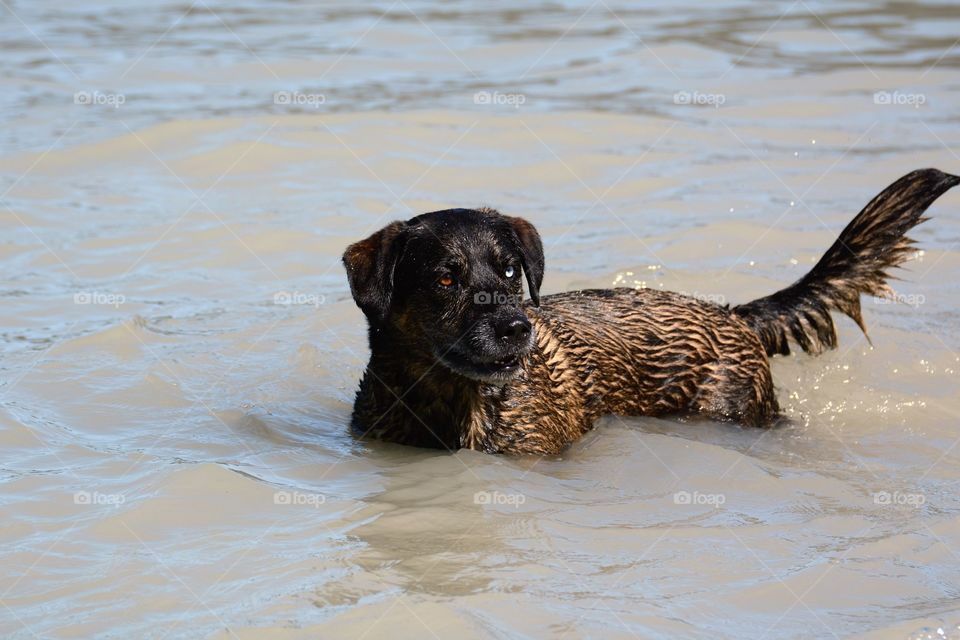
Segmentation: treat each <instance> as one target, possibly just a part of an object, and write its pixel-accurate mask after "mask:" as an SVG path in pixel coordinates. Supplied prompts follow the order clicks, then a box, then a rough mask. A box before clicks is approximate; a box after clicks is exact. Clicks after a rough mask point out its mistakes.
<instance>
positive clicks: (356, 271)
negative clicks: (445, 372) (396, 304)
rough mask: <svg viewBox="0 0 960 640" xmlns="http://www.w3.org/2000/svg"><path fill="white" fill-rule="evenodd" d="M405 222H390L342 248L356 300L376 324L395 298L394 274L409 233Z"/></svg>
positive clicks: (381, 319)
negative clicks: (370, 234)
mask: <svg viewBox="0 0 960 640" xmlns="http://www.w3.org/2000/svg"><path fill="white" fill-rule="evenodd" d="M406 226H407V224H406V223H405V222H391V223H390V224H388V225H387V226H385V227H384V228H383V229H380V231H377V232H376V233H375V234H373V235H372V236H370V237H369V238H366V239H364V240H361V241H360V242H355V243H353V244H352V245H350V246H349V247H347V250H346V251H344V252H343V266H344V267H346V269H347V279H348V280H349V281H350V292H351V293H352V294H353V300H354V301H355V302H356V303H357V306H358V307H360V309H361V310H362V311H363V313H364V315H366V316H367V319H368V320H369V321H370V323H371V324H373V325H379V324H381V323H382V322H383V321H384V320H385V319H386V317H387V313H388V311H389V310H390V302H391V300H392V298H393V274H394V270H395V269H396V266H397V263H398V262H399V261H400V256H401V255H402V254H403V247H404V245H405V244H406V239H407V236H406V234H405V233H404V229H405V227H406Z"/></svg>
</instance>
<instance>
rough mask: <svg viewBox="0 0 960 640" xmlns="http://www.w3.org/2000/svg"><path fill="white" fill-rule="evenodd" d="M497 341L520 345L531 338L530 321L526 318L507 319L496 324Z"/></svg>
mask: <svg viewBox="0 0 960 640" xmlns="http://www.w3.org/2000/svg"><path fill="white" fill-rule="evenodd" d="M494 330H495V331H496V332H497V339H498V340H503V341H505V342H514V343H520V342H523V341H524V340H526V339H527V338H529V337H530V321H529V320H527V319H526V318H506V319H504V320H501V321H499V322H497V323H496V326H495V327H494Z"/></svg>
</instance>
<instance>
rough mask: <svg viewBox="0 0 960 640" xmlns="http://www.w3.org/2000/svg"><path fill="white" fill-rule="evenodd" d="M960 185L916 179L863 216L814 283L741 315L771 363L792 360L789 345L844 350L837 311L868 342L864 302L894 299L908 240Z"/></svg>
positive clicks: (941, 176)
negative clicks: (896, 272) (896, 270)
mask: <svg viewBox="0 0 960 640" xmlns="http://www.w3.org/2000/svg"><path fill="white" fill-rule="evenodd" d="M957 184H960V177H957V176H954V175H950V174H948V173H943V172H942V171H938V170H937V169H919V170H917V171H913V172H912V173H908V174H907V175H905V176H903V177H902V178H900V179H899V180H897V181H896V182H894V183H893V184H891V185H890V186H889V187H887V188H886V189H884V190H883V191H882V192H881V193H880V195H878V196H877V197H875V198H874V199H873V200H871V201H870V203H869V204H867V206H866V207H864V208H863V211H861V212H860V213H859V214H857V217H856V218H854V219H853V220H852V221H851V222H850V224H848V225H847V226H846V228H845V229H844V230H843V232H842V233H841V234H840V237H839V238H837V240H836V242H834V243H833V245H832V246H831V247H830V248H829V249H827V252H826V253H825V254H823V257H822V258H820V261H819V262H818V263H817V264H816V266H814V267H813V269H811V270H810V272H809V273H807V275H805V276H804V277H803V278H801V279H800V280H798V281H797V282H795V283H794V284H792V285H790V286H789V287H787V288H786V289H781V290H780V291H777V292H776V293H774V294H773V295H769V296H766V297H764V298H759V299H757V300H754V301H753V302H748V303H747V304H742V305H740V306H738V307H734V308H733V312H734V313H736V314H737V315H739V316H740V317H742V318H743V319H744V321H746V323H747V324H748V325H749V326H750V327H751V328H752V329H753V330H754V332H756V333H757V335H758V336H760V341H761V342H762V343H763V346H764V348H765V349H766V350H767V354H768V355H774V354H777V353H779V354H784V355H786V354H788V353H790V347H789V345H788V343H787V341H788V338H789V339H793V341H794V342H796V343H797V344H798V345H800V348H801V349H803V350H804V351H806V352H807V353H813V354H817V353H821V352H823V351H824V350H825V349H834V348H836V346H837V331H836V328H835V327H834V324H833V319H832V318H831V317H830V311H831V310H836V311H840V312H842V313H844V314H846V315H847V316H849V317H851V318H853V320H854V322H856V323H857V325H858V326H859V327H860V329H861V330H862V331H863V332H864V334H866V333H867V330H866V327H864V324H863V317H862V316H861V313H860V295H861V294H867V295H873V296H879V297H886V296H892V295H893V290H892V289H891V288H890V286H889V285H888V284H887V282H886V281H887V279H889V278H890V276H889V275H888V274H887V270H888V269H890V268H892V267H896V266H899V265H900V264H902V263H903V262H905V261H906V260H907V259H908V258H909V256H910V254H911V252H912V251H913V245H914V241H913V240H911V239H910V238H908V237H907V235H906V234H907V232H908V231H910V229H912V228H913V227H915V226H916V225H918V224H920V223H921V222H923V221H924V220H926V219H927V218H925V217H924V216H923V213H924V211H926V210H927V207H929V206H930V205H931V204H932V203H933V201H934V200H936V199H937V198H939V197H940V196H941V195H943V194H944V193H946V192H947V191H948V190H949V189H950V188H951V187H953V186H955V185H957Z"/></svg>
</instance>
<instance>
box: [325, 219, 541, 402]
mask: <svg viewBox="0 0 960 640" xmlns="http://www.w3.org/2000/svg"><path fill="white" fill-rule="evenodd" d="M343 259H344V264H345V266H346V268H347V275H348V277H349V279H350V288H351V291H352V292H353V297H354V300H356V302H357V305H358V306H359V307H360V308H361V309H362V310H363V312H364V313H365V314H366V316H367V319H368V321H369V322H370V326H371V330H372V331H374V332H376V331H380V330H382V329H388V330H389V331H388V333H390V334H391V335H401V336H403V338H404V342H406V343H407V345H408V346H407V347H406V348H409V345H414V348H415V349H416V350H417V351H420V352H421V353H420V354H417V355H424V354H426V355H429V356H431V357H432V358H435V359H436V360H438V361H439V362H441V363H442V364H443V365H445V366H446V367H448V368H449V369H451V370H452V371H454V372H456V373H458V374H460V375H463V376H466V377H468V378H472V379H474V380H480V381H483V382H491V383H505V382H508V381H509V380H510V379H511V378H513V377H514V376H515V375H516V374H517V372H518V371H519V370H520V366H521V363H522V359H523V356H524V355H525V354H526V353H527V352H528V351H529V350H530V348H531V347H532V345H533V338H534V337H533V329H532V327H531V325H530V321H529V320H528V319H527V316H526V314H525V313H524V311H523V309H522V307H521V301H522V299H523V285H522V283H521V277H522V275H526V280H527V284H528V288H529V291H530V297H531V298H532V300H533V302H534V304H539V289H540V283H541V281H542V280H543V247H542V244H541V242H540V236H539V235H538V234H537V232H536V230H535V229H534V228H533V226H532V225H531V224H530V223H529V222H527V221H526V220H523V219H521V218H513V217H509V216H503V215H500V214H499V213H497V212H495V211H491V210H487V209H482V210H473V209H451V210H446V211H437V212H433V213H426V214H423V215H421V216H417V217H416V218H413V219H411V220H408V221H407V222H394V223H392V224H390V225H388V226H387V227H384V228H383V229H381V230H380V231H378V232H377V233H375V234H373V235H372V236H370V237H369V238H367V239H366V240H362V241H360V242H358V243H356V244H353V245H351V246H350V247H349V248H348V249H347V251H346V253H344V258H343Z"/></svg>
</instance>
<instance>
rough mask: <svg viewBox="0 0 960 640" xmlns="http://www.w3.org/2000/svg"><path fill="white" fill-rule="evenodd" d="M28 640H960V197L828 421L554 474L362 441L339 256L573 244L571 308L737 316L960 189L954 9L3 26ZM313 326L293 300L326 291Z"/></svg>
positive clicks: (884, 313)
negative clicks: (924, 188) (442, 222)
mask: <svg viewBox="0 0 960 640" xmlns="http://www.w3.org/2000/svg"><path fill="white" fill-rule="evenodd" d="M0 15H2V19H0V30H2V34H3V38H2V47H3V56H4V60H5V63H6V64H5V65H4V73H3V75H2V83H3V89H4V91H3V92H0V109H2V113H3V116H4V119H5V121H6V123H7V126H6V127H4V130H3V132H2V143H0V144H2V147H0V149H2V153H0V180H2V182H0V193H2V194H3V196H2V201H0V217H2V220H3V223H4V228H5V234H4V242H3V244H2V253H0V260H2V263H3V270H2V273H3V278H4V281H3V284H2V288H0V295H2V296H3V297H4V299H5V304H4V310H5V313H4V314H3V320H2V325H0V338H2V339H0V349H2V360H0V371H2V374H0V421H2V429H0V451H2V453H0V479H2V482H3V488H2V491H0V521H2V522H3V523H4V526H3V527H2V528H0V539H2V546H0V566H3V571H0V602H2V604H3V607H2V608H0V635H3V636H4V637H13V638H30V637H58V638H59V637H88V636H98V637H117V638H129V637H145V638H181V637H182V638H195V637H214V638H220V637H241V638H245V637H250V638H262V637H276V638H288V637H289V638H295V637H366V638H373V637H380V636H390V637H397V638H406V637H409V638H423V637H431V636H436V637H503V638H507V637H509V638H514V637H555V638H562V637H568V638H575V637H604V638H607V637H611V638H614V637H641V638H645V637H670V636H676V637H702V638H716V637H758V638H760V637H764V638H800V637H851V636H858V637H869V638H902V637H907V636H908V635H909V634H911V633H912V632H914V631H917V630H918V629H920V628H921V627H924V626H930V627H931V628H932V629H936V627H937V626H943V627H944V628H945V629H946V628H947V625H949V624H953V623H955V622H957V621H960V585H958V582H957V578H956V576H957V574H958V568H960V556H958V554H960V499H958V497H957V492H956V486H957V485H956V483H957V480H958V479H960V449H958V448H957V446H956V445H957V443H958V437H960V434H958V430H957V426H958V424H957V422H958V421H957V416H958V411H960V400H958V399H957V398H958V394H957V391H958V386H960V385H958V373H957V372H958V370H960V356H958V351H960V332H958V330H957V326H958V314H957V309H958V303H960V284H958V278H957V274H958V273H960V252H958V246H960V245H958V243H960V222H958V221H960V216H958V215H957V212H958V211H960V195H958V193H950V194H948V195H947V196H945V197H944V198H942V199H941V200H940V201H938V202H937V203H936V204H935V205H934V206H933V207H932V209H931V214H932V216H933V219H932V220H931V221H930V222H929V223H927V224H925V225H924V226H923V227H921V228H920V229H918V230H917V231H916V233H915V234H914V235H915V237H916V238H917V239H918V240H919V241H920V247H921V248H922V249H923V253H922V254H921V255H918V258H917V260H916V261H915V262H913V263H912V264H911V265H910V268H909V271H908V272H901V273H900V275H901V276H902V277H904V278H906V280H905V281H904V282H900V283H897V288H898V291H899V292H900V294H901V296H902V298H901V300H902V304H896V305H894V304H882V303H880V302H877V301H873V300H869V299H867V300H865V301H864V307H865V316H866V320H867V323H868V326H869V330H870V336H871V338H872V340H873V347H872V348H871V347H870V345H869V344H868V343H867V342H866V340H865V339H864V338H863V337H862V336H861V335H860V334H859V332H858V330H857V329H856V328H855V327H854V326H853V324H852V323H851V322H849V321H847V320H841V321H840V322H839V324H840V334H841V335H840V341H841V347H840V349H839V350H837V351H836V352H832V353H830V354H827V355H825V356H823V357H820V358H817V359H813V358H809V357H806V356H800V357H789V358H778V359H777V360H776V361H775V363H774V374H775V379H776V381H777V383H778V393H779V396H780V399H781V403H782V405H783V406H784V408H785V412H786V414H787V415H788V417H789V418H790V420H789V421H788V423H787V424H786V425H785V426H783V427H781V428H778V429H776V430H772V431H757V430H751V429H740V428H737V427H732V426H724V425H715V424H710V423H706V424H704V423H696V424H693V423H689V424H688V423H678V422H676V421H673V420H656V419H629V420H623V419H618V418H609V419H606V420H604V421H602V422H601V424H600V425H599V427H598V429H597V430H596V431H595V432H593V433H592V434H590V436H588V437H587V438H586V439H585V440H584V441H583V442H581V443H578V444H577V445H576V446H574V447H573V448H572V449H571V450H570V451H569V452H568V453H566V454H565V455H563V456H561V457H558V458H550V459H543V460H537V459H515V458H507V457H495V456H487V455H482V454H478V453H475V452H468V451H463V452H457V453H455V454H450V453H446V452H434V451H421V450H414V449H407V448H403V447H397V446H392V445H383V444H366V443H358V442H355V441H354V440H352V439H351V438H350V437H349V435H348V434H347V432H346V429H345V423H346V421H347V418H348V415H349V411H350V407H351V404H352V396H353V391H354V389H355V386H356V382H357V380H358V378H359V375H360V373H361V371H362V368H363V365H364V363H365V360H366V345H365V339H364V327H363V323H362V322H361V316H360V313H359V311H358V310H357V309H356V308H355V307H354V305H353V303H352V301H351V300H350V299H349V292H348V290H347V286H346V281H345V278H344V274H343V272H342V268H341V267H340V265H339V255H340V253H341V251H342V250H343V248H344V246H345V245H346V244H347V243H348V242H351V241H353V240H356V239H358V238H360V237H363V236H364V235H365V234H368V233H370V232H372V231H373V230H374V229H376V228H378V227H379V226H381V225H383V224H385V223H386V222H387V221H389V220H391V219H396V218H404V217H408V216H411V215H414V214H416V213H420V212H423V211H428V210H432V209H438V208H444V207H448V206H477V205H482V204H486V205H490V206H495V207H497V208H499V209H501V210H503V211H505V212H509V213H511V214H515V215H523V216H525V217H527V218H529V219H530V220H532V221H533V222H534V223H535V224H536V225H537V227H538V228H539V229H540V231H541V234H542V235H543V237H544V243H545V245H546V250H547V277H546V281H545V284H544V291H545V292H553V291H560V290H564V289H568V288H573V287H584V286H610V285H612V284H614V283H617V284H619V285H627V286H641V285H642V286H649V287H663V288H667V289H672V290H678V291H686V292H688V293H691V294H696V295H698V296H703V297H708V298H709V299H712V300H716V301H721V302H729V303H737V302H741V301H745V300H749V299H751V298H753V297H756V296H759V295H763V294H766V293H769V292H771V291H773V290H775V289H776V288H777V287H779V286H782V285H784V284H787V283H789V282H792V281H793V280H794V279H796V278H798V277H799V276H800V275H802V274H803V273H804V272H805V271H806V270H807V269H808V268H809V267H810V266H811V265H812V263H813V262H814V261H815V260H816V259H817V257H818V256H819V254H820V252H822V251H823V250H824V249H825V248H826V247H827V246H828V245H829V244H830V242H832V240H833V238H834V237H835V236H836V234H837V233H838V232H839V230H840V229H841V228H842V227H843V225H844V224H845V223H846V222H847V221H848V220H849V219H850V218H851V217H852V216H853V215H854V214H855V213H856V212H857V211H858V210H859V209H860V207H861V206H862V205H863V204H864V203H865V202H866V201H867V200H868V199H869V198H870V197H871V196H873V195H874V194H875V193H876V192H878V191H879V190H880V189H881V188H883V187H884V186H886V184H888V183H889V182H891V181H892V180H893V179H895V178H897V177H898V176H900V175H901V174H903V173H906V172H907V171H909V170H911V169H913V168H917V167H922V166H937V167H939V168H942V169H944V170H948V171H952V172H954V173H957V172H958V171H960V156H958V149H960V145H958V143H960V134H958V132H960V127H958V126H957V115H956V113H957V111H956V107H957V104H958V103H957V97H958V84H960V83H958V75H957V69H958V66H960V46H958V45H957V40H956V34H957V33H958V32H960V9H958V8H957V7H956V6H955V5H951V4H935V3H932V2H918V3H910V4H907V3H900V4H880V3H866V2H842V3H825V2H814V1H810V2H805V1H798V2H771V3H746V2H733V1H724V2H718V3H711V4H709V5H707V6H702V5H701V4H700V3H692V2H687V3H681V4H671V5H669V6H667V5H662V3H634V4H627V3H621V2H612V1H610V2H608V1H606V0H603V1H600V2H596V3H592V4H591V3H572V2H571V3H531V4H529V5H527V6H524V7H523V8H517V7H516V6H514V5H512V4H506V3H475V2H452V3H444V4H442V5H441V4H437V5H435V4H431V3H420V2H403V1H398V2H394V3H378V4H376V5H373V4H371V5H356V4H352V3H333V2H331V3H322V4H307V3H285V2H276V3H271V4H266V3H261V2H232V3H226V2H212V1H211V2H203V1H199V2H196V3H193V4H189V3H187V2H155V3H150V4H149V5H146V6H139V5H136V4H131V3H123V2H92V3H83V4H82V5H77V6H73V5H70V6H67V7H64V6H62V3H52V2H39V1H38V2H30V3H22V2H11V1H10V0H7V3H6V6H5V7H0ZM287 302H291V303H292V304H285V303H287Z"/></svg>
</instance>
